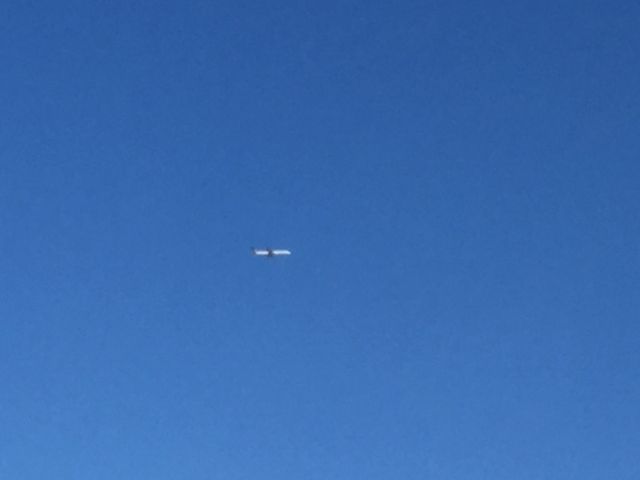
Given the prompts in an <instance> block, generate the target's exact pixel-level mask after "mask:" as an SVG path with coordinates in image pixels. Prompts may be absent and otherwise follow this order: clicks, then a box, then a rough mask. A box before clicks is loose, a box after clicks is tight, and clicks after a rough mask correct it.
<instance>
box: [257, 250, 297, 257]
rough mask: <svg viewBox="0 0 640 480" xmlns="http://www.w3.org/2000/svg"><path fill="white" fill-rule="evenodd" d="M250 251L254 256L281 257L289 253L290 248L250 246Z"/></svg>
mask: <svg viewBox="0 0 640 480" xmlns="http://www.w3.org/2000/svg"><path fill="white" fill-rule="evenodd" d="M251 251H252V252H253V254H254V255H255V256H256V257H283V256H286V255H291V250H284V249H276V248H252V249H251Z"/></svg>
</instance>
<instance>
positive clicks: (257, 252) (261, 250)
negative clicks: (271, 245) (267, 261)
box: [253, 248, 269, 257]
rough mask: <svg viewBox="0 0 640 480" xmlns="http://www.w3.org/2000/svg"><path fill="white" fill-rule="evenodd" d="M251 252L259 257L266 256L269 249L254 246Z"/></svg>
mask: <svg viewBox="0 0 640 480" xmlns="http://www.w3.org/2000/svg"><path fill="white" fill-rule="evenodd" d="M253 254H254V255H257V256H259V257H266V256H268V255H269V250H265V249H264V248H254V249H253Z"/></svg>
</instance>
